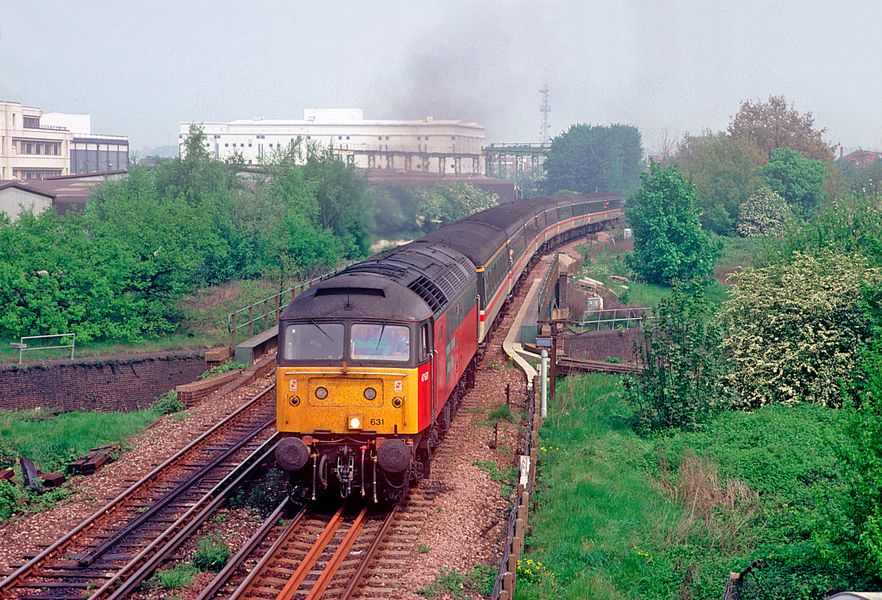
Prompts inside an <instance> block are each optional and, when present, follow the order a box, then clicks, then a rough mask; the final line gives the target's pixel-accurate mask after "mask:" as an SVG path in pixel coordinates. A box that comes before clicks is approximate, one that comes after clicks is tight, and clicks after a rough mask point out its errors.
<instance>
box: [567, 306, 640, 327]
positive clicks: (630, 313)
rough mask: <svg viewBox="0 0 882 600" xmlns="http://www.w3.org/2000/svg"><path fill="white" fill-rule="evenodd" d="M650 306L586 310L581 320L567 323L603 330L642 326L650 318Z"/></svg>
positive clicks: (572, 325)
mask: <svg viewBox="0 0 882 600" xmlns="http://www.w3.org/2000/svg"><path fill="white" fill-rule="evenodd" d="M652 318H653V315H652V308H651V307H648V306H644V307H641V308H607V309H601V310H590V311H586V312H585V313H584V314H583V315H582V320H581V321H575V322H570V323H568V325H569V326H570V327H571V328H573V329H575V330H581V331H604V330H609V329H634V328H638V327H643V322H644V321H646V320H649V319H652Z"/></svg>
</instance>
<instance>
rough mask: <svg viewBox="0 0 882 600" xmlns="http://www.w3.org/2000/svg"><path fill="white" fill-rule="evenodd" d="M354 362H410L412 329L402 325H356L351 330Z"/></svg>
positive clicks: (351, 355) (351, 353) (351, 354)
mask: <svg viewBox="0 0 882 600" xmlns="http://www.w3.org/2000/svg"><path fill="white" fill-rule="evenodd" d="M350 336H351V338H352V342H351V352H350V353H349V356H350V357H351V358H352V360H395V361H401V362H404V361H408V360H410V329H408V328H407V327H404V326H402V325H386V324H381V323H355V324H353V325H352V328H351V330H350Z"/></svg>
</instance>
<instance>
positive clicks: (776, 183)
mask: <svg viewBox="0 0 882 600" xmlns="http://www.w3.org/2000/svg"><path fill="white" fill-rule="evenodd" d="M759 173H760V175H762V177H763V179H765V181H766V183H767V184H768V186H769V187H770V188H771V189H772V190H774V191H776V192H778V193H779V194H780V195H781V196H783V197H784V199H785V200H787V202H788V203H789V204H790V205H791V206H792V207H793V208H794V210H796V211H797V212H798V213H799V214H801V215H802V216H803V217H805V216H807V215H808V214H809V213H810V212H812V211H813V210H815V209H816V208H817V207H818V206H819V205H820V203H821V199H822V198H823V197H824V178H825V177H826V176H827V165H825V164H824V163H823V162H821V161H819V160H810V159H808V158H805V157H803V156H802V155H801V154H800V153H799V152H797V151H795V150H791V149H790V148H777V149H775V150H774V151H773V152H772V158H771V160H769V162H768V163H766V165H765V166H763V167H761V168H760V170H759Z"/></svg>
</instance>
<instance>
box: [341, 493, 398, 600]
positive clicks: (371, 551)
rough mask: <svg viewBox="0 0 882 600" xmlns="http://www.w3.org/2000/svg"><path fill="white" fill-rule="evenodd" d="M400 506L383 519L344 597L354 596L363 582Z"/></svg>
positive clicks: (345, 598)
mask: <svg viewBox="0 0 882 600" xmlns="http://www.w3.org/2000/svg"><path fill="white" fill-rule="evenodd" d="M398 508H399V506H398V505H396V506H395V507H394V508H393V509H392V510H390V511H389V514H387V515H386V518H385V520H384V521H383V525H382V527H380V531H378V532H377V535H376V537H374V540H373V541H372V542H371V545H370V547H369V548H368V549H367V552H365V556H364V560H362V561H361V563H360V564H359V565H358V568H357V569H356V570H355V573H354V574H353V575H352V579H351V580H350V581H349V585H348V586H346V590H345V591H344V592H343V599H344V600H347V599H348V598H352V596H353V594H354V593H355V588H357V587H358V584H359V583H361V580H362V578H363V577H364V572H365V571H366V570H367V567H368V565H369V564H370V562H371V560H372V559H373V558H374V555H375V554H376V553H377V550H378V549H379V547H380V544H381V543H382V542H383V540H384V539H385V538H386V533H387V532H388V531H389V529H390V528H391V527H392V523H393V522H394V521H395V517H396V515H397V514H398Z"/></svg>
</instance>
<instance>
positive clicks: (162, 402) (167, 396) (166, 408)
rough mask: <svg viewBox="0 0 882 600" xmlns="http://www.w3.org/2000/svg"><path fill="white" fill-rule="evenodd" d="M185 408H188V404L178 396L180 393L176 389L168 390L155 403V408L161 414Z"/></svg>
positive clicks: (168, 413)
mask: <svg viewBox="0 0 882 600" xmlns="http://www.w3.org/2000/svg"><path fill="white" fill-rule="evenodd" d="M185 408H187V405H186V404H184V402H183V400H181V399H179V398H178V393H177V392H176V391H175V390H169V391H167V392H166V393H164V394H163V395H162V396H159V397H158V398H157V399H156V401H155V402H154V403H153V410H154V411H156V412H157V413H159V414H161V415H170V414H172V413H176V412H179V411H182V410H184V409H185Z"/></svg>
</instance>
